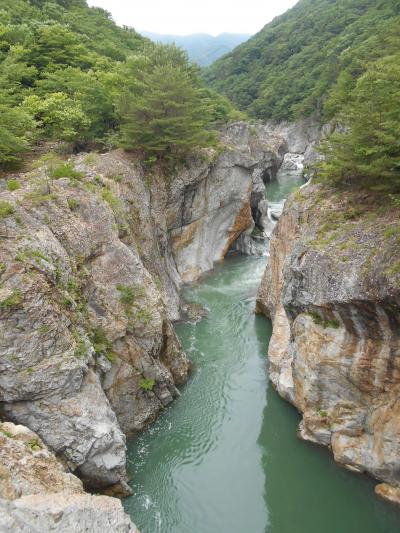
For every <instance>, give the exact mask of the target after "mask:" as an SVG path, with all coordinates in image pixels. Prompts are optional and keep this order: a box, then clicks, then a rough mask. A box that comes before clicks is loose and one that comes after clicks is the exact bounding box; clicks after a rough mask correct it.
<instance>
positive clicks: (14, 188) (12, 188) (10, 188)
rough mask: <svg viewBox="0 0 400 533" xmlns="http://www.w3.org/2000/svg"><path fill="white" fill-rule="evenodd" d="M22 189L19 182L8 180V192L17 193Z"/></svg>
mask: <svg viewBox="0 0 400 533" xmlns="http://www.w3.org/2000/svg"><path fill="white" fill-rule="evenodd" d="M20 188H21V185H20V183H19V181H17V180H8V181H7V191H11V192H12V191H17V190H18V189H20Z"/></svg>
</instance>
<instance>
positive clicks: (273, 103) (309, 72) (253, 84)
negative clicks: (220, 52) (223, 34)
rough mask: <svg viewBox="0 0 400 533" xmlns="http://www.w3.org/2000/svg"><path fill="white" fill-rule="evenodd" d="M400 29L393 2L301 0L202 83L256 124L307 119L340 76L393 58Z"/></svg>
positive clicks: (396, 4) (221, 62) (398, 7)
mask: <svg viewBox="0 0 400 533" xmlns="http://www.w3.org/2000/svg"><path fill="white" fill-rule="evenodd" d="M399 25H400V4H399V2H398V1H397V0H380V1H376V0H351V1H350V0H300V2H299V3H298V4H297V5H296V6H295V7H294V8H292V9H290V10H289V11H287V12H286V13H285V14H284V15H282V16H279V17H277V18H276V19H274V20H273V21H272V22H271V23H270V24H267V25H266V26H265V27H264V28H263V29H262V30H261V31H260V32H259V33H258V34H257V35H255V36H254V37H252V38H250V39H249V40H248V41H247V42H246V43H244V44H242V45H240V46H239V47H237V48H236V49H235V50H234V51H233V52H231V53H230V54H229V55H227V56H226V57H224V58H221V59H219V60H218V61H216V63H214V64H213V65H212V66H211V67H210V68H209V69H208V71H207V73H206V79H207V81H208V82H209V84H210V85H211V86H212V87H213V88H214V89H216V90H218V91H220V92H222V93H224V94H225V95H227V96H228V97H229V98H230V99H231V100H232V101H233V102H234V103H235V104H237V105H238V106H239V108H241V109H242V110H247V111H248V112H249V114H250V115H252V116H255V117H258V118H260V119H264V120H267V119H274V120H283V119H289V120H290V119H293V118H297V117H301V116H306V115H308V114H310V113H312V112H313V111H314V110H315V109H316V108H318V107H321V106H322V105H323V101H324V99H325V96H326V95H327V94H328V93H329V92H331V91H332V90H333V89H334V88H335V85H336V83H337V82H338V80H339V82H340V81H343V73H346V75H347V76H348V77H350V78H353V79H356V78H357V77H358V76H359V75H360V74H361V73H362V72H363V68H364V67H363V65H364V64H365V63H366V62H368V61H373V60H375V59H377V58H379V57H381V56H382V55H388V54H390V53H398V50H399V46H398V40H397V39H398V28H399ZM349 85H350V86H347V91H349V90H351V82H350V83H349ZM330 112H332V110H331V111H330Z"/></svg>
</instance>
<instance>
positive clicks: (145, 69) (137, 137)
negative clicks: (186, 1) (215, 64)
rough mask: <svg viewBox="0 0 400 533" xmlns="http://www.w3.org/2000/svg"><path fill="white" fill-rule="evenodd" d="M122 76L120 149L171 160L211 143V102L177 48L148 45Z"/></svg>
mask: <svg viewBox="0 0 400 533" xmlns="http://www.w3.org/2000/svg"><path fill="white" fill-rule="evenodd" d="M126 75H127V80H128V81H127V87H126V89H125V91H124V92H123V95H122V97H121V99H120V112H121V116H122V128H121V132H122V141H123V145H124V147H125V148H127V149H131V150H137V149H139V150H143V151H144V152H145V153H146V154H147V155H149V156H157V157H158V158H159V159H161V158H172V159H175V158H177V157H179V156H180V155H181V154H184V153H186V152H188V151H189V150H190V149H192V148H194V147H201V146H209V145H211V144H213V143H214V142H215V136H214V134H213V132H212V131H211V125H212V123H213V103H212V100H211V99H210V97H209V93H208V92H207V91H206V90H205V89H204V88H203V87H202V86H201V84H200V83H199V79H198V76H197V69H196V67H194V66H192V65H190V64H189V63H188V62H187V58H186V54H185V53H184V52H183V51H182V50H180V49H178V48H176V47H175V46H173V45H159V46H158V47H153V46H149V47H148V49H146V50H145V51H144V54H143V56H142V57H140V58H135V59H132V60H131V61H129V62H128V63H127V69H126Z"/></svg>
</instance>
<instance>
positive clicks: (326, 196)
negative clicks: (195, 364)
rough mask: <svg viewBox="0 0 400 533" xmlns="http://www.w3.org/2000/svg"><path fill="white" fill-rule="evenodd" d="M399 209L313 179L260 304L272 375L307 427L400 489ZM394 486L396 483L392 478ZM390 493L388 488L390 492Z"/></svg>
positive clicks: (284, 231) (299, 196)
mask: <svg viewBox="0 0 400 533" xmlns="http://www.w3.org/2000/svg"><path fill="white" fill-rule="evenodd" d="M398 220H399V209H398V207H396V206H395V204H394V203H393V204H390V203H389V202H388V201H387V198H382V197H379V195H378V196H377V195H374V194H371V193H369V194H368V193H364V194H363V193H358V195H357V194H356V193H354V192H350V191H347V192H346V191H341V192H340V195H339V194H335V192H334V191H329V190H327V189H326V188H325V189H323V188H322V187H320V186H315V185H307V186H306V187H303V188H302V189H301V190H300V191H298V192H297V193H295V194H294V195H293V196H292V197H291V198H290V200H289V201H288V202H287V203H286V205H285V209H284V212H283V214H282V216H281V218H280V220H279V223H278V225H277V227H276V229H275V231H274V233H273V235H272V239H271V243H270V258H269V263H268V266H267V269H266V271H265V275H264V278H263V281H262V285H261V287H260V291H259V294H258V304H257V306H258V311H260V312H263V313H265V314H266V315H267V316H270V317H271V318H272V319H273V335H272V339H271V342H270V346H269V352H268V359H269V373H270V374H269V375H270V379H271V380H272V382H273V384H274V386H275V387H276V389H277V390H278V392H279V393H280V394H281V395H282V396H283V397H284V398H286V399H287V400H289V401H290V402H292V403H293V404H294V405H295V406H296V407H297V408H298V409H299V411H300V412H301V413H302V415H303V420H302V422H301V424H300V428H299V433H300V436H301V437H302V438H304V439H307V440H310V441H313V442H316V443H320V444H324V445H326V446H329V447H330V448H331V450H332V452H333V454H334V457H335V460H336V461H338V462H339V463H341V464H342V465H343V466H345V467H347V468H348V469H350V470H354V471H357V472H368V473H370V474H371V475H373V476H374V477H376V478H377V479H379V480H382V481H384V482H385V483H386V485H383V486H380V487H379V488H377V492H378V493H379V494H381V495H385V494H387V495H389V496H390V498H391V499H392V500H393V499H395V498H396V495H397V496H398V494H399V493H400V491H399V488H400V474H399V472H400V462H399V461H400V422H399V421H400V403H399V391H400V366H399V363H398V361H399V360H400V359H399V356H400V257H399V246H398V235H399V224H398ZM388 485H389V487H388ZM389 496H388V497H389Z"/></svg>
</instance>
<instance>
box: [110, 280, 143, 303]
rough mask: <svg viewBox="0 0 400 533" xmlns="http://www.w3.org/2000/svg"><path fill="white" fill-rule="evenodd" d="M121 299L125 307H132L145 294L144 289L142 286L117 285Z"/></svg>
mask: <svg viewBox="0 0 400 533" xmlns="http://www.w3.org/2000/svg"><path fill="white" fill-rule="evenodd" d="M117 291H118V292H119V299H120V302H121V303H122V304H124V305H125V306H132V305H133V304H134V303H135V302H136V300H137V299H138V298H142V297H143V296H144V294H145V291H144V288H143V287H141V286H140V285H117Z"/></svg>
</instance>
